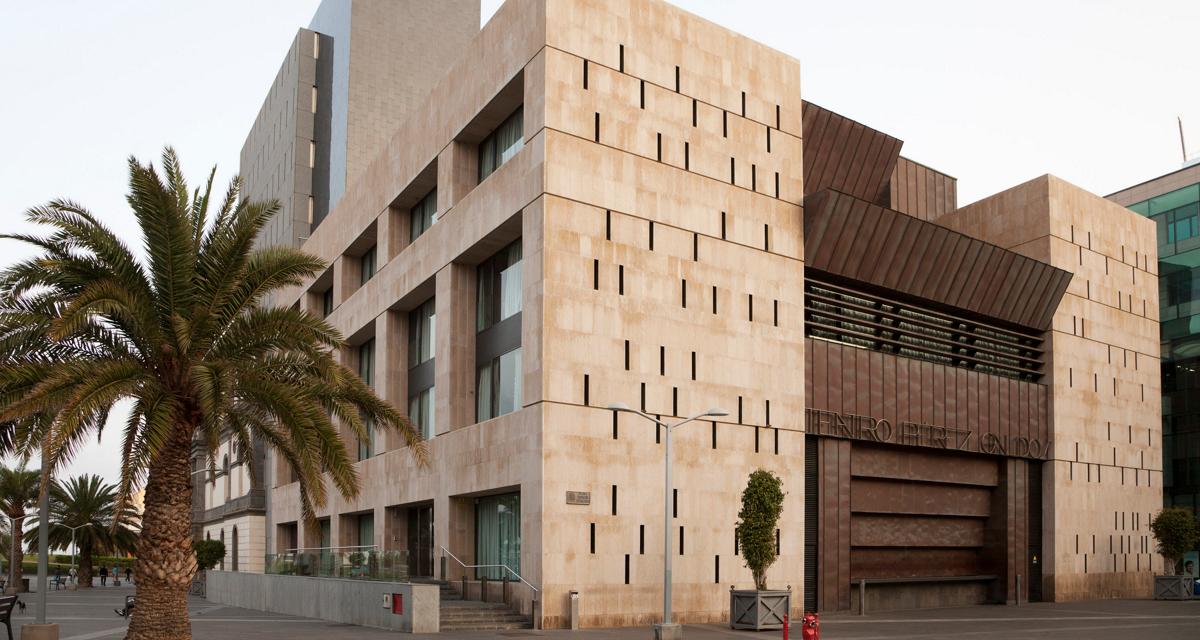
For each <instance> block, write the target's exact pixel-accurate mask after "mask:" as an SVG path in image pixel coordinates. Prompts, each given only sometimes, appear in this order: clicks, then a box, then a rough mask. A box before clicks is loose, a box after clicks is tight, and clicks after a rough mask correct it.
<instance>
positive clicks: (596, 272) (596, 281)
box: [592, 259, 600, 291]
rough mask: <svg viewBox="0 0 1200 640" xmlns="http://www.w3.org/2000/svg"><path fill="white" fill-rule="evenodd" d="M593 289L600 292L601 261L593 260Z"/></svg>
mask: <svg viewBox="0 0 1200 640" xmlns="http://www.w3.org/2000/svg"><path fill="white" fill-rule="evenodd" d="M592 289H593V290H594V291H599V290H600V260H598V259H597V260H592Z"/></svg>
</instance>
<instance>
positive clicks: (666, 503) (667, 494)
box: [608, 402, 729, 640]
mask: <svg viewBox="0 0 1200 640" xmlns="http://www.w3.org/2000/svg"><path fill="white" fill-rule="evenodd" d="M608 408H609V409H611V410H613V411H623V412H625V413H633V414H636V415H639V416H641V417H643V418H645V419H647V420H649V421H650V422H653V423H654V424H656V425H658V427H661V428H662V430H663V431H665V432H666V436H665V437H666V447H665V449H664V451H663V467H664V470H663V477H664V482H665V484H664V487H663V621H662V623H661V624H656V625H654V637H655V638H656V640H676V639H679V638H683V629H682V628H681V627H680V626H679V625H678V624H675V623H673V622H671V504H672V500H671V432H672V431H674V430H675V429H677V428H679V427H682V426H683V425H685V424H687V423H689V422H692V421H695V420H699V419H700V418H717V417H721V416H727V415H729V412H728V411H726V410H724V409H720V408H713V409H709V410H708V411H705V412H704V413H701V414H699V415H696V416H692V417H691V418H688V419H686V420H683V421H681V422H676V423H675V424H667V423H665V422H663V421H661V420H659V419H658V418H655V417H653V416H650V415H648V414H646V413H644V412H641V411H638V410H636V409H630V408H629V406H628V405H625V404H623V403H619V402H618V403H614V404H610V405H608Z"/></svg>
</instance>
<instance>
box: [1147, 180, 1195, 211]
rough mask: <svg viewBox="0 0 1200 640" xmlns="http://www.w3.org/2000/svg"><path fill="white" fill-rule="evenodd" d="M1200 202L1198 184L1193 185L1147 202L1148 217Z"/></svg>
mask: <svg viewBox="0 0 1200 640" xmlns="http://www.w3.org/2000/svg"><path fill="white" fill-rule="evenodd" d="M1197 201H1200V184H1193V185H1191V186H1187V187H1184V188H1182V189H1176V190H1175V191H1172V192H1170V193H1164V194H1163V195H1161V196H1158V197H1156V198H1151V199H1150V200H1149V201H1147V204H1148V207H1149V209H1148V210H1149V213H1150V215H1154V214H1157V213H1162V212H1163V211H1170V210H1171V209H1178V208H1179V207H1182V206H1184V205H1186V204H1191V203H1193V202H1197Z"/></svg>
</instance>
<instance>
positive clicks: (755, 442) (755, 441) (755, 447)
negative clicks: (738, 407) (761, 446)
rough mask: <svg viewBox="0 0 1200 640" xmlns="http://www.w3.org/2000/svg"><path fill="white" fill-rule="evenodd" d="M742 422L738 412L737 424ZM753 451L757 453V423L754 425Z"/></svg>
mask: <svg viewBox="0 0 1200 640" xmlns="http://www.w3.org/2000/svg"><path fill="white" fill-rule="evenodd" d="M741 422H742V414H741V412H740V411H739V412H738V424H741ZM754 453H758V425H755V426H754Z"/></svg>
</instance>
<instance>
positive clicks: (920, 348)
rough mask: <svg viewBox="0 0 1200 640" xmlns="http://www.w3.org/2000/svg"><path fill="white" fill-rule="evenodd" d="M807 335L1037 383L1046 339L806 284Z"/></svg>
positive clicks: (836, 287) (813, 282) (844, 289)
mask: <svg viewBox="0 0 1200 640" xmlns="http://www.w3.org/2000/svg"><path fill="white" fill-rule="evenodd" d="M804 307H805V313H804V323H805V325H804V330H805V334H806V335H808V336H810V337H813V338H819V339H823V340H831V341H834V342H840V343H844V344H849V345H852V346H856V347H861V348H864V349H870V350H872V351H884V352H888V353H895V354H897V355H901V356H904V357H906V358H916V359H918V360H927V361H930V362H936V363H939V364H944V365H947V366H951V367H960V368H965V369H973V370H976V371H979V372H981V373H989V374H994V375H999V376H1004V377H1007V378H1017V379H1020V380H1029V381H1032V382H1038V381H1039V380H1041V377H1042V369H1043V366H1044V364H1045V360H1044V353H1043V351H1042V336H1041V334H1040V333H1039V332H1035V331H1032V330H1030V331H1029V332H1021V331H1018V330H1013V329H1004V328H1000V327H997V326H993V325H989V324H985V323H982V322H978V321H975V320H969V319H965V318H960V317H955V316H952V315H949V314H946V313H941V312H938V311H931V310H929V309H926V308H922V307H920V306H917V305H914V304H911V303H907V302H900V301H897V300H893V299H889V298H884V297H881V296H878V295H875V294H873V293H866V292H863V291H860V290H856V289H851V288H848V287H845V286H843V285H837V284H832V283H829V282H824V281H822V280H819V279H813V278H812V276H811V274H806V277H805V281H804Z"/></svg>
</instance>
